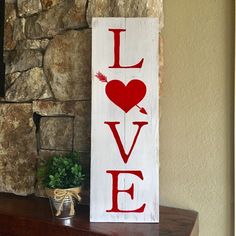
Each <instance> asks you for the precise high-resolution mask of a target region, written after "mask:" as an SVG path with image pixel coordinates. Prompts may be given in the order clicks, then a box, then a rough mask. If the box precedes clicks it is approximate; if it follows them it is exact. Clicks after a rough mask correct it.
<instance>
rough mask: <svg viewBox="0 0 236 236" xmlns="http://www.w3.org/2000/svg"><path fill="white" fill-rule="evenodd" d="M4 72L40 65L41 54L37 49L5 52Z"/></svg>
mask: <svg viewBox="0 0 236 236" xmlns="http://www.w3.org/2000/svg"><path fill="white" fill-rule="evenodd" d="M4 61H5V63H6V74H10V73H14V72H21V71H26V70H29V69H32V68H34V67H41V66H42V61H43V55H42V53H41V52H40V51H37V50H14V51H10V52H5V57H4Z"/></svg>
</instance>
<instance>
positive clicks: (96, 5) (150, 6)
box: [86, 0, 164, 30]
mask: <svg viewBox="0 0 236 236" xmlns="http://www.w3.org/2000/svg"><path fill="white" fill-rule="evenodd" d="M108 16H109V17H157V18H159V22H160V30H161V29H162V28H163V25H164V17H163V0H113V1H107V0H89V3H88V9H87V16H86V17H87V22H88V24H89V26H90V27H91V21H92V17H108Z"/></svg>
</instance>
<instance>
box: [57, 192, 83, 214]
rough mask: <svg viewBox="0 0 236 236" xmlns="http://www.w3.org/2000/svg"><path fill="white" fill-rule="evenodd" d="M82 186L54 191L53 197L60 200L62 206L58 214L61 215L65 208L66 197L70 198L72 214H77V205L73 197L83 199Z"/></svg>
mask: <svg viewBox="0 0 236 236" xmlns="http://www.w3.org/2000/svg"><path fill="white" fill-rule="evenodd" d="M79 192H80V188H73V189H55V190H54V191H53V198H54V200H55V201H58V202H60V206H59V208H58V210H57V213H56V216H59V215H61V211H62V208H63V204H64V202H65V200H66V199H69V200H70V203H71V205H70V216H73V215H74V214H75V206H74V201H73V197H74V198H76V199H77V200H78V201H80V200H81V197H80V196H79Z"/></svg>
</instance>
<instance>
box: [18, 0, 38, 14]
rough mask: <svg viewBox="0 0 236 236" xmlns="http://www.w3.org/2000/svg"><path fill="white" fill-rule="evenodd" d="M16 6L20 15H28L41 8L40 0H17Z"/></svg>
mask: <svg viewBox="0 0 236 236" xmlns="http://www.w3.org/2000/svg"><path fill="white" fill-rule="evenodd" d="M17 7H18V14H19V16H21V17H25V16H30V15H33V14H35V13H38V12H39V11H41V10H42V6H41V2H40V0H33V1H32V0H17Z"/></svg>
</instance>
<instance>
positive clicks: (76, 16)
mask: <svg viewBox="0 0 236 236" xmlns="http://www.w3.org/2000/svg"><path fill="white" fill-rule="evenodd" d="M45 2H47V3H46V5H47V4H48V5H50V4H51V3H52V4H53V2H54V1H45ZM85 8H86V0H79V1H77V0H67V1H59V2H58V4H56V3H55V6H53V7H52V8H50V9H48V10H47V11H43V12H41V13H40V14H39V15H36V16H32V17H28V18H27V21H26V35H27V37H28V38H30V39H41V38H51V37H53V36H55V35H57V34H58V33H61V32H63V31H65V30H66V29H71V28H73V29H78V28H84V27H85V26H87V22H86V15H85ZM49 22H50V23H49Z"/></svg>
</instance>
